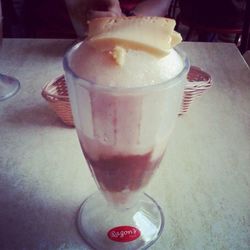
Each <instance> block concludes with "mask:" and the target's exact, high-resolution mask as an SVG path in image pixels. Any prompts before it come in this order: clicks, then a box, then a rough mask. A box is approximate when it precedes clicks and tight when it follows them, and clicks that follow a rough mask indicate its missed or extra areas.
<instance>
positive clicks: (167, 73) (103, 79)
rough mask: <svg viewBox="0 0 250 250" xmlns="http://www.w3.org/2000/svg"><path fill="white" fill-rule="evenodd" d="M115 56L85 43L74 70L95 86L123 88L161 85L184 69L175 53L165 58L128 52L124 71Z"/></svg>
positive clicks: (132, 50)
mask: <svg viewBox="0 0 250 250" xmlns="http://www.w3.org/2000/svg"><path fill="white" fill-rule="evenodd" d="M112 53H113V52H112V51H109V50H108V51H100V50H99V49H96V48H94V47H92V46H91V45H90V44H89V42H85V43H83V44H82V45H81V48H80V49H79V50H78V51H77V52H76V55H75V56H74V59H73V61H72V66H73V69H74V71H75V72H76V73H77V75H79V76H80V77H82V78H84V79H86V80H89V81H91V82H93V83H96V84H102V85H106V86H119V87H138V86H145V85H154V84H159V83H161V82H164V81H166V80H168V79H171V78H173V77H175V76H176V75H177V74H178V73H179V72H180V71H181V70H182V69H183V61H182V59H181V58H180V56H179V55H178V53H177V52H176V51H175V50H173V49H170V51H169V52H168V55H167V56H164V57H162V58H158V57H155V56H154V55H152V54H151V53H147V52H145V51H141V50H134V49H127V50H126V55H123V56H125V57H126V58H125V59H123V60H124V61H123V63H122V64H123V65H122V67H121V66H120V65H118V64H117V62H115V61H114V58H113V56H114V55H113V54H112ZM117 53H120V52H119V51H118V52H117ZM121 53H122V52H121ZM118 56H119V54H118Z"/></svg>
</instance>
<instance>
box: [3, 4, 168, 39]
mask: <svg viewBox="0 0 250 250" xmlns="http://www.w3.org/2000/svg"><path fill="white" fill-rule="evenodd" d="M170 3H171V0H120V1H119V0H53V1H50V0H43V1H40V0H2V5H3V6H2V7H3V16H4V25H3V29H4V36H5V37H40V38H42V37H44V38H45V37H46V38H75V37H76V36H78V37H80V38H84V36H85V34H86V30H87V28H86V27H87V20H88V19H91V18H95V17H103V16H122V15H127V16H131V15H139V16H165V15H166V14H167V11H168V8H169V5H170Z"/></svg>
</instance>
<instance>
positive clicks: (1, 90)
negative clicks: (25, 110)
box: [0, 74, 20, 101]
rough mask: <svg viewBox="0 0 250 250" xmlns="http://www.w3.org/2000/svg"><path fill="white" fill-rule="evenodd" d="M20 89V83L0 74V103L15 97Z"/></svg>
mask: <svg viewBox="0 0 250 250" xmlns="http://www.w3.org/2000/svg"><path fill="white" fill-rule="evenodd" d="M19 89H20V82H19V81H18V80H17V79H16V78H14V77H11V76H7V75H3V74H0V101H4V100H6V99H8V98H10V97H12V96H13V95H15V94H16V93H17V92H18V91H19Z"/></svg>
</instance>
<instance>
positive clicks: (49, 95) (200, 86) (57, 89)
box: [42, 66, 212, 127]
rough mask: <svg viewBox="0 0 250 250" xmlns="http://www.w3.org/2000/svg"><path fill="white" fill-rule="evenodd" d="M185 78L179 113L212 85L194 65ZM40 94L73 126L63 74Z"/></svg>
mask: <svg viewBox="0 0 250 250" xmlns="http://www.w3.org/2000/svg"><path fill="white" fill-rule="evenodd" d="M187 78H188V82H187V84H186V86H185V90H184V97H183V102H182V107H181V111H180V114H179V115H183V114H184V113H186V112H187V111H188V109H189V107H190V104H191V103H192V102H193V101H194V100H195V99H196V98H197V97H199V96H201V95H202V93H203V92H204V91H205V90H206V89H208V88H210V87H211V85H212V82H211V77H210V75H209V74H207V73H206V72H204V71H202V70H201V69H200V68H198V67H195V66H191V68H190V71H189V73H188V77H187ZM42 96H43V97H44V98H45V99H46V100H47V101H48V103H49V105H50V106H51V108H52V109H53V110H54V111H55V112H56V114H57V115H58V116H59V117H60V118H61V120H62V121H63V122H64V123H65V124H66V125H68V126H71V127H74V121H73V117H72V113H71V107H70V102H69V97H68V90H67V86H66V84H65V79H64V76H63V75H62V76H60V77H58V78H56V79H54V80H52V81H50V82H48V83H46V84H45V86H44V87H43V90H42Z"/></svg>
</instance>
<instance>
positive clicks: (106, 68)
mask: <svg viewBox="0 0 250 250" xmlns="http://www.w3.org/2000/svg"><path fill="white" fill-rule="evenodd" d="M174 25H175V22H174V20H170V19H166V18H145V17H144V18H134V17H130V18H125V17H123V18H100V19H96V20H93V21H92V22H91V23H90V27H89V38H88V39H87V40H86V41H83V42H81V43H78V44H76V45H75V46H74V47H73V48H71V49H70V50H69V51H68V52H67V54H66V55H65V57H64V70H65V76H66V82H67V86H68V90H69V96H70V102H71V107H72V112H73V117H74V123H75V126H76V130H77V134H78V137H79V141H80V144H81V148H82V152H83V154H84V156H85V159H86V161H87V163H88V165H89V168H90V171H91V173H92V176H93V177H94V179H95V181H96V184H97V186H98V188H99V192H97V193H95V194H93V195H91V196H90V197H88V198H87V199H86V200H85V201H84V202H83V204H82V206H81V208H80V210H79V214H78V220H77V222H78V229H79V232H80V234H81V235H82V237H83V238H84V239H85V241H86V242H87V243H88V244H89V245H90V246H92V247H93V248H95V249H119V250H120V249H144V248H147V247H149V246H150V245H152V244H153V243H154V242H155V241H156V240H157V239H158V238H159V236H160V234H161V232H162V230H163V226H164V216H163V213H162V210H161V208H160V206H159V205H158V204H157V202H156V201H155V200H154V199H153V198H151V197H150V196H149V195H147V194H145V193H143V189H144V188H145V186H146V185H147V184H148V183H149V181H150V179H151V177H152V176H153V175H154V173H155V171H156V170H157V168H158V167H159V165H160V162H161V159H162V157H163V155H164V152H165V149H166V146H167V141H168V138H169V135H170V134H171V132H172V129H173V127H174V123H175V120H176V118H177V115H178V112H179V110H180V105H181V100H182V96H183V90H184V84H185V81H186V75H187V72H188V69H189V62H188V60H187V58H186V57H185V55H183V54H182V53H181V52H180V51H177V50H175V49H173V48H172V47H173V46H174V45H173V44H174V43H178V42H180V40H181V38H180V37H179V34H177V33H176V32H175V31H173V27H174ZM169 26H171V28H170V27H169ZM157 27H160V28H159V29H160V30H157V29H158V28H157ZM135 29H136V30H137V31H135ZM166 30H167V32H166V34H165V33H164V34H165V35H164V39H165V36H166V39H165V40H164V42H162V43H161V42H159V43H158V44H157V42H156V44H155V42H154V41H153V42H152V39H151V37H152V35H150V33H151V32H152V31H154V34H155V35H157V36H159V40H160V39H163V38H162V36H161V34H162V33H163V32H165V31H166ZM169 30H170V31H169ZM136 32H137V33H138V35H136V34H137V33H136ZM140 32H141V33H140ZM153 39H155V37H153ZM165 42H166V44H167V46H168V47H164V46H165Z"/></svg>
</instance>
